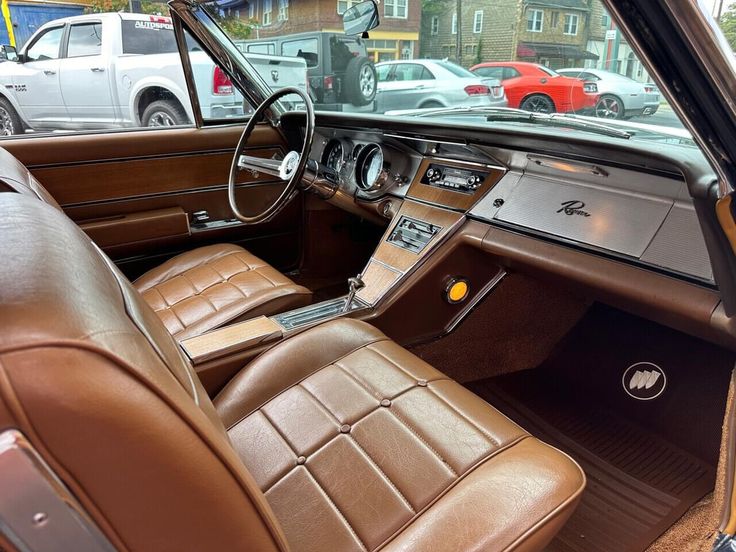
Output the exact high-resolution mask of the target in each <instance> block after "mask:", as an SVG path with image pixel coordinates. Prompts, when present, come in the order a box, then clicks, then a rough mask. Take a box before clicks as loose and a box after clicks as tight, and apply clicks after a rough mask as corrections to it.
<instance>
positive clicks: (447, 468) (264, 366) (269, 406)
mask: <svg viewBox="0 0 736 552" xmlns="http://www.w3.org/2000/svg"><path fill="white" fill-rule="evenodd" d="M215 407H216V409H217V411H218V413H219V414H220V416H221V418H222V419H223V421H224V423H225V427H226V428H227V430H228V434H229V436H230V439H231V442H232V443H233V445H234V447H235V449H236V451H237V452H238V454H239V455H240V457H241V458H242V460H243V462H244V464H245V465H246V467H247V468H248V470H249V471H250V473H251V474H252V475H253V477H254V479H255V481H256V483H257V484H258V486H259V487H260V488H261V490H262V491H263V492H264V494H265V496H266V498H267V500H268V502H269V503H270V504H271V507H272V508H273V510H274V512H275V514H276V517H277V518H278V519H279V521H280V523H281V524H282V527H283V529H284V531H285V534H286V537H287V540H288V541H289V544H290V547H291V548H292V550H296V551H318V550H319V551H324V550H330V551H341V550H350V551H352V550H356V551H357V550H376V549H378V548H381V547H384V548H382V549H383V550H423V551H424V550H448V551H450V550H453V551H459V550H511V549H513V550H541V548H542V547H543V546H544V545H545V544H546V543H547V542H548V541H549V540H550V539H551V538H552V537H553V536H554V534H555V533H556V532H557V530H558V529H559V528H560V527H561V525H562V524H563V523H564V521H565V520H566V519H567V517H568V516H569V515H570V513H571V512H572V510H573V509H574V506H575V505H576V503H577V500H578V498H579V496H580V493H581V492H582V489H583V487H584V484H585V477H584V475H583V473H582V471H581V470H580V468H579V467H578V466H577V465H576V464H575V463H574V462H573V461H572V460H571V459H570V458H569V457H567V456H565V455H564V454H562V453H561V452H559V451H557V450H555V449H553V448H552V447H549V446H548V445H545V444H544V443H542V442H541V441H539V440H537V439H535V438H533V437H531V436H530V435H529V434H528V433H527V432H525V431H524V430H523V429H522V428H520V427H519V426H518V425H516V424H514V423H513V422H511V421H510V420H509V419H508V418H506V417H505V416H503V415H502V414H501V413H500V412H498V411H497V410H496V409H494V408H493V407H492V406H490V405H489V404H487V403H486V402H484V401H483V400H482V399H480V398H479V397H477V396H476V395H474V394H472V393H471V392H469V391H467V390H466V389H465V388H463V387H462V386H460V385H459V384H457V383H456V382H454V381H452V380H450V379H449V378H448V377H447V376H445V375H444V374H442V373H441V372H439V371H437V370H436V369H434V368H432V367H431V366H429V365H428V364H426V363H425V362H424V361H422V360H420V359H419V358H417V357H416V356H414V355H413V354H411V353H409V352H408V351H406V350H405V349H403V348H402V347H400V346H399V345H397V344H396V343H394V342H392V341H391V340H389V339H388V338H387V337H386V336H385V335H383V334H382V333H381V332H380V331H378V330H377V329H375V328H373V327H371V326H369V325H368V324H365V323H363V322H359V321H355V320H349V319H340V320H335V321H333V322H329V323H326V324H323V325H320V326H317V327H315V328H313V329H311V330H308V331H306V332H303V333H301V334H299V335H297V336H295V337H292V338H290V339H288V340H286V341H284V342H282V343H281V344H279V345H277V346H275V347H273V348H272V349H270V350H269V351H267V352H266V353H264V354H263V355H261V356H260V357H259V358H257V359H256V360H255V361H253V362H252V363H251V364H250V365H248V366H247V367H246V368H245V369H244V370H243V371H242V372H241V373H240V374H239V375H238V376H237V377H236V378H234V379H233V380H232V381H231V382H230V383H229V384H228V385H227V386H226V387H225V389H224V390H223V391H222V392H221V393H220V394H219V395H218V396H217V397H216V399H215Z"/></svg>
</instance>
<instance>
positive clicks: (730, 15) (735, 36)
mask: <svg viewBox="0 0 736 552" xmlns="http://www.w3.org/2000/svg"><path fill="white" fill-rule="evenodd" d="M720 23H721V30H722V31H723V34H724V35H726V40H727V41H728V44H729V46H731V49H732V50H736V4H734V5H732V6H731V7H730V8H728V10H726V12H725V13H724V14H723V15H722V16H721V21H720Z"/></svg>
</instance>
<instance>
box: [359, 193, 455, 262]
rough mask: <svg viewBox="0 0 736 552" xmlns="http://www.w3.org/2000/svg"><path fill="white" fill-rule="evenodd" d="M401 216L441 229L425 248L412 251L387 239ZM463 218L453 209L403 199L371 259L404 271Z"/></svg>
mask: <svg viewBox="0 0 736 552" xmlns="http://www.w3.org/2000/svg"><path fill="white" fill-rule="evenodd" d="M402 216H407V217H411V218H413V219H419V220H422V221H424V222H429V223H432V224H434V225H435V226H440V227H441V228H442V229H441V230H440V231H439V232H438V233H437V234H436V235H435V236H434V237H433V238H432V239H431V240H430V241H429V243H428V244H427V245H426V246H425V248H424V249H423V250H422V251H420V252H419V253H412V252H411V251H407V250H406V249H403V248H401V247H399V246H398V245H394V244H393V243H391V242H389V241H387V240H388V237H389V236H390V235H391V232H392V231H393V229H394V226H395V225H396V223H398V221H399V219H400V218H401V217H402ZM462 218H463V215H462V214H460V213H456V212H454V211H448V210H446V209H440V208H439V207H432V206H431V205H424V204H422V203H417V202H415V201H404V203H403V205H402V206H401V209H399V212H398V213H397V214H396V216H395V217H394V219H393V220H392V221H391V224H390V225H389V227H388V230H386V232H385V233H384V234H383V237H382V238H381V243H380V244H379V245H378V248H376V251H375V253H374V254H373V259H375V260H377V261H379V262H381V263H383V264H385V265H388V266H390V267H393V268H395V269H396V270H398V271H400V272H406V271H407V270H409V269H410V268H411V267H413V266H414V265H415V264H416V263H417V261H418V260H419V259H421V258H422V257H424V255H426V254H427V253H428V252H429V251H430V250H431V249H432V247H434V245H435V244H437V243H439V242H440V241H442V240H443V239H444V237H445V236H446V235H447V233H448V232H449V231H450V230H451V229H452V227H453V226H455V225H456V224H457V223H458V222H460V220H461V219H462Z"/></svg>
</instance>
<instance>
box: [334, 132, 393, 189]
mask: <svg viewBox="0 0 736 552" xmlns="http://www.w3.org/2000/svg"><path fill="white" fill-rule="evenodd" d="M321 160H322V163H323V164H324V165H326V166H327V167H329V168H330V169H332V170H333V171H335V172H336V173H338V174H339V175H340V180H341V182H343V183H347V184H354V185H355V186H356V187H357V188H358V190H360V191H361V192H364V193H365V194H366V195H376V194H379V193H385V192H386V191H388V190H387V188H388V187H389V184H393V183H394V180H395V179H394V178H392V177H391V176H390V173H389V170H390V168H391V167H390V163H389V162H388V160H387V159H386V157H385V156H384V151H383V148H382V147H381V146H380V145H378V144H376V143H373V142H354V141H353V140H351V139H349V138H332V139H331V140H329V141H328V142H327V143H326V144H325V147H324V149H323V150H322V159H321Z"/></svg>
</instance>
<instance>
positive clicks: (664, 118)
mask: <svg viewBox="0 0 736 552" xmlns="http://www.w3.org/2000/svg"><path fill="white" fill-rule="evenodd" d="M630 120H631V121H632V122H634V123H644V124H649V125H660V126H666V127H674V128H682V123H680V120H679V119H678V118H677V115H675V112H674V111H672V108H670V106H669V105H667V104H662V105H660V106H659V109H658V110H657V112H656V113H655V114H654V115H648V116H645V117H633V118H632V119H630Z"/></svg>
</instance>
